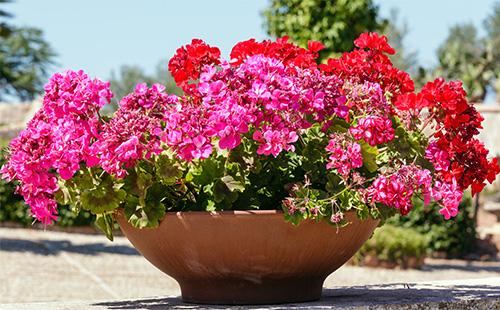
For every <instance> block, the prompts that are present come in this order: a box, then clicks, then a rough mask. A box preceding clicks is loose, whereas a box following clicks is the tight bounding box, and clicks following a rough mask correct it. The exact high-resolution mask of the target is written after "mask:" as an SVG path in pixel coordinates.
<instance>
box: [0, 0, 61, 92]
mask: <svg viewBox="0 0 500 310" xmlns="http://www.w3.org/2000/svg"><path fill="white" fill-rule="evenodd" d="M7 2H8V1H2V2H0V4H2V3H7ZM9 17H11V15H10V14H9V13H7V12H6V11H4V10H0V18H2V19H4V20H5V19H7V18H9ZM54 56H55V53H54V51H53V49H52V48H51V46H50V45H49V43H47V42H46V41H45V39H44V37H43V33H42V31H41V30H40V29H37V28H33V27H16V26H13V25H10V24H8V23H7V22H5V21H1V22H0V100H5V98H6V97H12V96H13V97H18V98H19V99H20V100H33V99H34V97H35V96H36V95H37V94H39V93H40V92H41V91H42V90H43V84H44V82H45V79H46V78H47V74H48V71H49V69H50V66H51V65H52V64H53V59H54Z"/></svg>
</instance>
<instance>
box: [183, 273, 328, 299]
mask: <svg viewBox="0 0 500 310" xmlns="http://www.w3.org/2000/svg"><path fill="white" fill-rule="evenodd" d="M323 281H324V278H320V279H318V278H314V279H311V278H307V279H279V280H261V281H245V280H242V279H217V280H203V281H200V280H192V281H182V282H180V286H181V291H182V300H183V301H184V302H188V303H196V304H222V305H252V304H253V305H255V304H280V303H295V302H307V301H315V300H319V299H320V298H321V293H322V289H323Z"/></svg>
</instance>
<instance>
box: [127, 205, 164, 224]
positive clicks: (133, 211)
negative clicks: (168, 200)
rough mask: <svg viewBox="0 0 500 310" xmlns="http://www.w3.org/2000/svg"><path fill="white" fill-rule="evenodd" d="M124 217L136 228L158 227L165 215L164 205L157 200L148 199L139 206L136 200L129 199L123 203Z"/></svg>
mask: <svg viewBox="0 0 500 310" xmlns="http://www.w3.org/2000/svg"><path fill="white" fill-rule="evenodd" d="M125 217H126V218H127V220H128V221H129V223H130V224H132V226H134V227H136V228H146V227H148V228H154V227H158V225H159V224H160V221H161V220H162V219H163V217H165V205H164V204H162V203H161V202H159V201H157V202H153V201H148V202H147V203H146V205H145V206H141V205H140V204H139V201H138V200H135V201H134V200H129V201H127V203H126V204H125Z"/></svg>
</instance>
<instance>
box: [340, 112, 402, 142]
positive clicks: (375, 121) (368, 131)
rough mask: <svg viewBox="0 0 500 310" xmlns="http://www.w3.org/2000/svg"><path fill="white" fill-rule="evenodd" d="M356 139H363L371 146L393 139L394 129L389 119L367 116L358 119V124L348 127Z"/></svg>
mask: <svg viewBox="0 0 500 310" xmlns="http://www.w3.org/2000/svg"><path fill="white" fill-rule="evenodd" d="M349 132H350V133H351V134H352V135H353V136H354V138H355V139H356V140H365V141H366V142H367V143H368V144H370V145H371V146H375V145H378V144H383V143H387V142H389V141H391V140H392V139H394V129H393V128H392V122H391V120H390V119H388V118H385V117H381V116H367V117H364V118H361V119H359V120H358V125H356V126H354V127H351V128H349Z"/></svg>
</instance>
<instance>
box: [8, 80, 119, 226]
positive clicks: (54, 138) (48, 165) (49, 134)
mask: <svg viewBox="0 0 500 310" xmlns="http://www.w3.org/2000/svg"><path fill="white" fill-rule="evenodd" d="M45 92H46V95H45V97H44V99H43V107H42V109H41V110H40V111H39V112H38V113H37V114H36V115H35V117H34V118H33V119H32V120H31V121H30V122H29V123H28V126H27V128H26V129H25V130H23V131H22V132H21V133H20V134H19V136H18V137H17V138H15V139H14V140H13V141H12V142H11V144H10V151H11V157H10V160H9V162H8V163H7V164H6V165H5V166H4V167H2V170H1V172H2V173H3V175H4V177H6V178H7V180H14V179H15V180H18V181H20V186H19V187H18V192H19V193H20V194H21V195H22V196H23V197H24V199H25V201H26V203H27V204H28V205H30V206H31V210H32V214H33V216H34V217H35V218H36V219H37V220H39V221H41V222H43V223H50V222H52V220H53V219H56V214H57V204H56V202H55V200H54V193H55V192H56V191H57V190H58V183H57V177H56V176H55V174H53V173H52V172H51V171H56V172H57V173H58V174H59V175H60V177H61V178H62V179H63V180H68V179H71V178H72V177H73V175H74V173H75V172H76V171H77V170H79V169H80V163H82V162H85V163H87V165H89V166H92V165H95V164H96V163H97V158H96V157H95V156H94V154H93V152H91V143H92V142H93V141H94V140H95V139H96V137H97V136H98V132H99V130H100V127H101V123H100V121H99V117H98V111H99V109H100V108H101V107H102V106H103V105H104V104H106V103H108V102H109V101H110V100H111V97H112V93H111V91H110V90H109V83H105V82H101V81H100V80H97V79H94V80H92V79H90V78H89V77H88V76H87V75H86V74H85V73H83V71H78V72H74V71H67V72H64V73H57V74H55V75H54V76H52V78H51V79H50V81H49V83H48V84H47V85H46V86H45Z"/></svg>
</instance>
